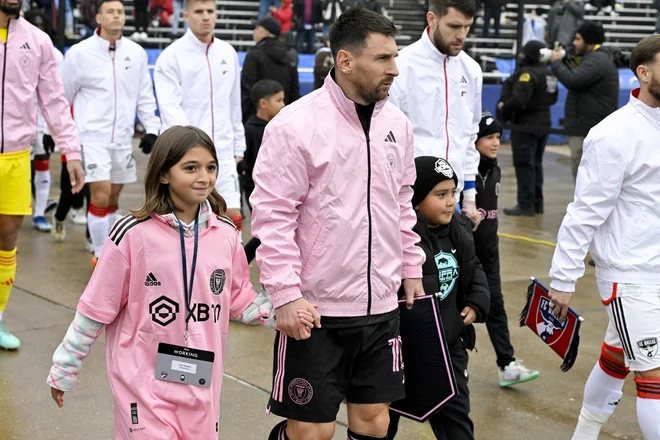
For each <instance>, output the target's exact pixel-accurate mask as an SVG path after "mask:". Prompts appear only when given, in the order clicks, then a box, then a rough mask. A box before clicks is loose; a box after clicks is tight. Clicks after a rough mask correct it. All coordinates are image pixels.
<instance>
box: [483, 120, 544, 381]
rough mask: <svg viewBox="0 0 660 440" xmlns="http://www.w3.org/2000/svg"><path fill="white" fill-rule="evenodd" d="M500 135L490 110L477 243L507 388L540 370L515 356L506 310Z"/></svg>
mask: <svg viewBox="0 0 660 440" xmlns="http://www.w3.org/2000/svg"><path fill="white" fill-rule="evenodd" d="M500 136H502V126H501V125H500V123H499V122H498V121H497V119H495V118H494V117H493V115H492V114H491V113H490V112H488V111H486V112H484V113H483V114H482V117H481V122H480V123H479V134H478V135H477V144H476V148H477V150H478V151H479V154H481V162H479V174H477V179H476V185H477V209H478V210H479V212H480V213H481V223H480V224H479V228H477V230H476V231H475V232H474V243H475V247H476V253H477V257H478V258H479V261H480V262H481V264H482V265H483V268H484V272H485V273H486V278H487V280H488V287H489V290H490V312H489V314H488V318H487V319H486V328H487V329H488V335H489V336H490V340H491V342H492V343H493V348H494V349H495V353H496V355H497V366H498V367H499V380H500V386H503V387H506V386H510V385H515V384H518V383H522V382H527V381H530V380H533V379H536V378H537V377H538V375H539V372H538V371H532V370H529V369H527V368H526V367H525V366H524V365H523V363H522V361H521V360H520V359H516V358H515V357H514V356H513V346H512V345H511V340H510V337H509V326H508V321H507V316H506V310H504V298H503V296H502V283H501V280H500V255H499V239H498V237H497V228H498V219H497V197H498V195H499V192H500V177H501V171H500V167H499V166H498V165H497V151H498V150H499V147H500Z"/></svg>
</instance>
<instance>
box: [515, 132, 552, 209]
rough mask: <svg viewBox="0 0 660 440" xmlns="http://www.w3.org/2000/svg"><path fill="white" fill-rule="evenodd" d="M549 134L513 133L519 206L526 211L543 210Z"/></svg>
mask: <svg viewBox="0 0 660 440" xmlns="http://www.w3.org/2000/svg"><path fill="white" fill-rule="evenodd" d="M547 142H548V135H547V134H534V133H522V132H518V131H514V132H512V133H511V148H512V150H513V166H514V167H515V169H516V179H517V180H518V206H520V207H521V208H522V209H526V210H534V208H537V209H542V208H543V153H544V152H545V144H546V143H547Z"/></svg>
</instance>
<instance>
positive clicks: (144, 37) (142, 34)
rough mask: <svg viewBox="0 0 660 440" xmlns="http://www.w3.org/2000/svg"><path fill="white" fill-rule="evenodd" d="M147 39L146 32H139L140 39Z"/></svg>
mask: <svg viewBox="0 0 660 440" xmlns="http://www.w3.org/2000/svg"><path fill="white" fill-rule="evenodd" d="M148 39H149V34H147V33H146V32H140V40H142V41H147V40H148Z"/></svg>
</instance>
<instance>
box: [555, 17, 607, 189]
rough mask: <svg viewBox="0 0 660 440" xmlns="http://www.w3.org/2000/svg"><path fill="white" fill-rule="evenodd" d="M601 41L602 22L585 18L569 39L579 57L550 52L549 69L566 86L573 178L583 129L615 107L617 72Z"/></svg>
mask: <svg viewBox="0 0 660 440" xmlns="http://www.w3.org/2000/svg"><path fill="white" fill-rule="evenodd" d="M604 41H605V30H604V29H603V26H602V25H601V24H599V23H595V22H593V21H585V22H584V23H582V25H581V26H580V27H579V28H578V30H577V32H576V33H575V39H574V40H573V45H574V46H575V56H576V57H579V61H576V60H577V59H574V60H569V61H565V60H563V59H562V58H563V53H562V52H560V51H559V50H555V51H553V53H552V58H551V59H552V73H553V74H554V75H555V76H556V77H557V79H558V80H559V82H561V83H562V84H563V85H564V87H566V88H567V89H568V96H567V98H566V105H565V107H564V124H563V125H564V129H565V130H566V133H567V135H568V145H569V147H570V149H571V168H572V172H573V179H575V177H576V176H577V169H578V165H580V159H581V158H582V143H583V142H584V138H585V137H586V136H587V133H589V130H591V128H592V127H594V126H595V125H597V124H598V123H599V122H600V121H602V120H603V119H605V118H606V117H607V116H608V115H609V114H610V113H612V112H614V111H615V110H616V109H617V108H618V102H619V72H618V70H617V67H616V65H615V62H614V58H613V54H612V52H610V51H609V50H608V49H607V48H605V47H602V46H601V44H603V42H604Z"/></svg>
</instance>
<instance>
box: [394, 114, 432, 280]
mask: <svg viewBox="0 0 660 440" xmlns="http://www.w3.org/2000/svg"><path fill="white" fill-rule="evenodd" d="M406 131H407V139H408V142H407V143H406V151H405V156H404V166H405V170H404V172H403V182H402V185H401V189H400V190H399V209H400V211H401V214H400V217H399V225H400V228H401V244H402V249H403V273H402V274H401V276H402V278H403V279H410V278H422V265H423V264H424V261H425V260H426V256H425V255H424V251H423V250H422V248H420V247H419V246H416V245H415V244H416V243H418V242H419V236H418V235H417V234H416V233H415V232H413V228H414V227H415V224H416V223H417V215H416V214H415V210H414V209H413V206H412V196H413V190H412V185H414V184H415V178H416V177H417V173H416V172H415V142H414V138H413V130H412V125H411V124H410V122H407V124H406Z"/></svg>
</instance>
